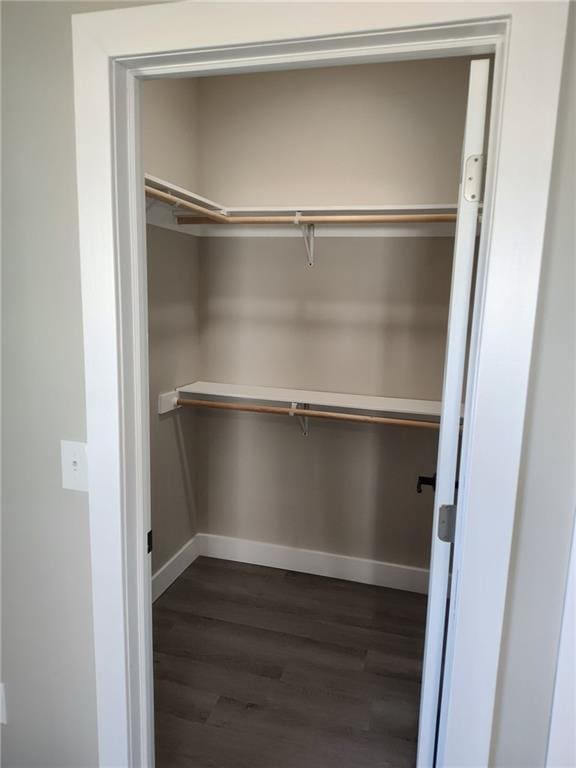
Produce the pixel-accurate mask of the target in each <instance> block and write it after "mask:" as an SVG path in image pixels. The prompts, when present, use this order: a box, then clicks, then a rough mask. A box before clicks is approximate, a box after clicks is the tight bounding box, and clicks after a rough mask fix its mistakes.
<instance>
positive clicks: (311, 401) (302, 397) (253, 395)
mask: <svg viewBox="0 0 576 768" xmlns="http://www.w3.org/2000/svg"><path fill="white" fill-rule="evenodd" d="M179 399H181V400H186V399H191V400H195V401H198V400H202V401H208V402H210V401H215V402H224V401H226V400H233V401H238V402H240V401H251V402H252V403H268V404H272V403H274V404H284V405H287V406H288V407H290V408H294V407H295V406H296V408H297V413H298V411H299V410H300V409H301V408H320V409H335V410H336V411H338V412H342V413H346V412H368V413H372V414H378V415H379V416H386V417H391V418H394V417H396V418H402V419H406V420H408V419H414V418H418V419H424V420H425V421H426V422H431V423H434V424H437V422H438V421H439V419H440V413H441V407H442V404H441V402H440V401H437V400H414V399H406V398H397V397H379V396H375V395H356V394H351V393H342V392H323V391H319V390H307V389H289V388H284V387H261V386H254V385H246V384H223V383H220V382H215V381H195V382H193V383H191V384H184V385H182V386H180V387H178V388H177V389H175V390H173V391H172V392H166V393H163V394H161V395H160V396H159V398H158V413H160V414H163V413H168V412H169V411H172V410H174V409H175V408H178V407H179V406H178V402H177V401H178V400H179ZM311 415H312V414H311Z"/></svg>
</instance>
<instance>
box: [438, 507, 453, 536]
mask: <svg viewBox="0 0 576 768" xmlns="http://www.w3.org/2000/svg"><path fill="white" fill-rule="evenodd" d="M455 531H456V504H442V506H441V507H440V514H439V516H438V538H439V539H440V540H441V541H446V542H447V543H448V544H453V543H454V533H455Z"/></svg>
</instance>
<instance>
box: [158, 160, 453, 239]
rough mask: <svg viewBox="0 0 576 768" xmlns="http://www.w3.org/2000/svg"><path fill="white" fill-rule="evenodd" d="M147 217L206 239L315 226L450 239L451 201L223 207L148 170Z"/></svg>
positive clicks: (326, 230) (351, 233)
mask: <svg viewBox="0 0 576 768" xmlns="http://www.w3.org/2000/svg"><path fill="white" fill-rule="evenodd" d="M145 190H146V195H147V197H148V199H149V201H150V203H149V204H148V210H147V221H148V223H150V224H154V225H156V226H160V227H164V228H168V229H174V230H176V231H179V232H185V233H188V234H192V235H197V236H204V237H301V234H302V233H301V226H299V225H307V224H314V225H315V228H316V230H315V235H316V236H317V237H414V236H421V237H449V236H452V235H453V234H454V220H455V216H456V212H457V206H456V205H455V204H453V203H438V204H429V203H425V204H416V205H405V204H402V205H391V204H384V205H353V206H326V207H318V206H316V207H312V206H285V205H282V206H273V205H269V206H266V207H263V206H242V207H241V206H225V205H221V204H219V203H217V202H215V201H214V200H209V199H208V198H206V197H202V196H201V195H197V194H195V193H194V192H191V191H189V190H186V189H183V188H182V187H179V186H177V185H175V184H171V183H170V182H168V181H164V180H163V179H159V178H157V177H155V176H151V175H150V174H146V175H145Z"/></svg>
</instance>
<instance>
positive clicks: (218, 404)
mask: <svg viewBox="0 0 576 768" xmlns="http://www.w3.org/2000/svg"><path fill="white" fill-rule="evenodd" d="M176 404H177V405H182V406H186V407H194V408H217V409H220V410H224V411H247V412H248V413H272V414H276V415H280V416H309V417H311V418H313V419H331V420H335V421H352V422H357V423H361V424H391V425H394V426H399V427H423V428H424V429H439V428H440V424H439V423H438V422H436V421H423V420H417V419H394V418H391V417H389V416H368V415H364V414H361V413H340V412H338V411H313V410H310V409H308V408H287V407H285V406H276V405H250V404H248V403H234V402H232V403H230V402H223V401H219V400H216V401H214V400H191V399H188V398H178V400H176Z"/></svg>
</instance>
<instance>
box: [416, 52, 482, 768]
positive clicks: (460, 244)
mask: <svg viewBox="0 0 576 768" xmlns="http://www.w3.org/2000/svg"><path fill="white" fill-rule="evenodd" d="M489 74H490V61H489V60H488V59H479V60H476V61H472V62H471V64H470V80H469V86H468V104H467V112H466V126H465V132H464V143H463V151H462V169H461V176H460V188H459V193H458V219H457V222H456V237H455V241H454V262H453V266H452V289H451V295H450V313H449V318H448V337H447V345H446V359H445V365H444V384H443V389H442V415H441V421H440V436H439V444H438V464H437V478H436V492H435V498H434V522H433V531H432V552H431V560H430V582H429V592H428V614H427V619H426V647H425V651H424V669H423V677H422V697H421V701H420V726H419V734H418V761H417V766H418V768H432V766H435V765H436V762H435V759H436V755H435V753H436V738H437V732H438V727H437V726H438V722H439V713H440V704H441V695H442V678H443V674H444V668H445V666H444V650H445V637H446V626H447V598H448V590H449V579H450V561H451V555H452V547H453V545H452V544H450V543H447V542H446V541H443V540H441V539H440V538H439V536H438V522H439V518H440V508H441V507H442V506H444V505H452V504H454V503H455V485H456V475H457V468H458V448H459V440H460V417H461V404H462V397H463V390H464V371H465V365H466V341H467V334H468V320H469V312H470V296H471V289H472V274H473V269H474V252H475V245H476V229H477V222H478V201H479V196H480V184H479V182H481V174H482V167H483V157H482V155H483V152H484V130H485V123H486V105H487V99H488V82H489ZM478 180H479V181H478ZM438 764H439V765H440V763H438Z"/></svg>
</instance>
